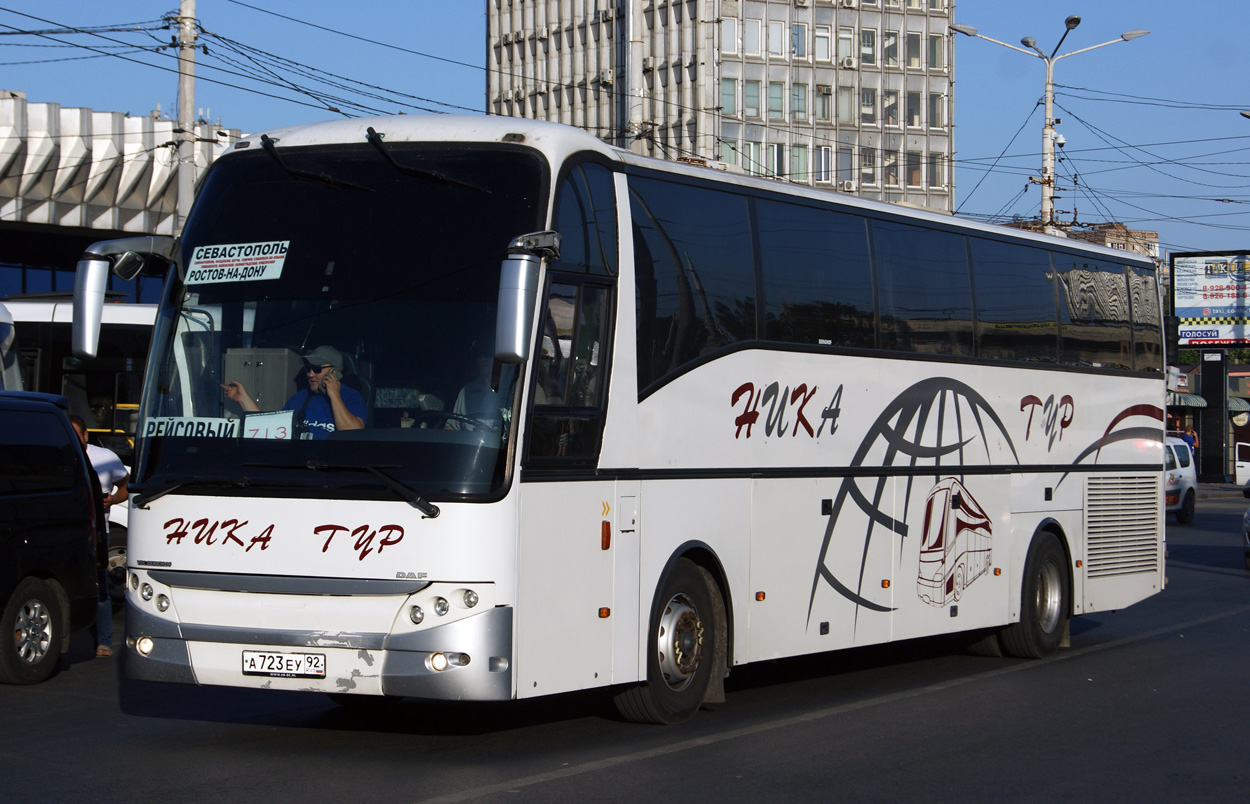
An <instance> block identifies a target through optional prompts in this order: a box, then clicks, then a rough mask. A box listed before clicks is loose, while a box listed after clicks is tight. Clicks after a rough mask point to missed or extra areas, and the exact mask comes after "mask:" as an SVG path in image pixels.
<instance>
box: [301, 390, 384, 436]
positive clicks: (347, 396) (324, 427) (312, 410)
mask: <svg viewBox="0 0 1250 804" xmlns="http://www.w3.org/2000/svg"><path fill="white" fill-rule="evenodd" d="M339 395H340V396H341V397H342V398H343V404H344V405H345V406H347V410H348V411H349V412H350V413H352V414H353V415H355V416H359V417H360V419H361V421H364V418H365V414H366V413H368V409H367V407H366V405H365V400H364V397H362V396H361V395H360V393H359V392H358V391H356V390H355V389H354V388H348V387H347V386H346V385H340V386H339ZM282 409H283V410H293V411H295V419H296V421H295V426H296V427H297V428H299V429H300V430H301V431H303V432H306V433H308V434H309V435H308V436H306V437H311V438H312V439H313V440H315V441H320V440H321V439H323V438H326V437H327V436H328V435H330V433H333V432H334V409H333V408H331V407H330V398H329V397H327V396H326V395H325V394H311V393H309V391H308V389H307V388H305V389H304V390H303V391H300V392H299V393H297V394H295V396H293V397H291V398H290V399H288V400H287V401H286V404H285V405H283V406H282ZM301 410H302V411H303V414H302V416H301V414H300V411H301Z"/></svg>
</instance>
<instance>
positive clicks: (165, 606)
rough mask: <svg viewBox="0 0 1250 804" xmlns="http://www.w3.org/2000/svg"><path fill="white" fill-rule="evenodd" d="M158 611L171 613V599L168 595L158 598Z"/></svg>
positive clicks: (158, 596)
mask: <svg viewBox="0 0 1250 804" xmlns="http://www.w3.org/2000/svg"><path fill="white" fill-rule="evenodd" d="M156 610H157V611H169V597H168V596H167V595H157V596H156Z"/></svg>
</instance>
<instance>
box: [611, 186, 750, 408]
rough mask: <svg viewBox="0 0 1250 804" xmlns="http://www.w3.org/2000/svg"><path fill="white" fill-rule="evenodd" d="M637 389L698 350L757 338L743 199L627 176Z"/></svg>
mask: <svg viewBox="0 0 1250 804" xmlns="http://www.w3.org/2000/svg"><path fill="white" fill-rule="evenodd" d="M629 196H630V207H631V214H632V216H633V226H634V259H635V262H636V272H637V283H638V287H637V316H638V388H639V389H640V390H643V389H646V387H647V386H649V385H651V384H652V383H654V382H656V381H658V380H661V379H663V378H664V377H666V376H668V375H669V374H672V373H674V372H676V371H677V370H678V369H680V368H681V367H682V366H683V365H685V364H686V363H688V362H690V361H691V360H694V359H695V358H697V357H699V356H700V355H703V354H706V353H708V352H711V351H713V350H715V349H717V348H720V347H722V346H726V345H728V344H731V343H734V342H736V341H740V340H747V339H752V338H755V337H757V334H756V324H755V317H756V309H755V305H756V300H755V269H754V262H753V258H752V246H751V227H750V219H749V215H748V211H747V199H746V197H745V196H742V195H738V194H736V193H730V192H723V191H720V190H713V189H710V188H704V187H694V186H690V185H686V184H678V183H676V182H670V181H661V180H658V179H652V178H647V177H642V176H631V177H630V193H629Z"/></svg>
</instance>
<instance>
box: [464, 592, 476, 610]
mask: <svg viewBox="0 0 1250 804" xmlns="http://www.w3.org/2000/svg"><path fill="white" fill-rule="evenodd" d="M477 599H478V598H477V592H474V591H473V590H472V589H466V590H464V605H465V606H466V607H467V608H470V609H471V608H473V607H474V606H476V605H477Z"/></svg>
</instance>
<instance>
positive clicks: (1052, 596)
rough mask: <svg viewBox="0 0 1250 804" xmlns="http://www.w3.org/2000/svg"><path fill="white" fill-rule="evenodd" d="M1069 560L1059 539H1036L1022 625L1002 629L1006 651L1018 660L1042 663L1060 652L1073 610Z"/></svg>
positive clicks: (1042, 536)
mask: <svg viewBox="0 0 1250 804" xmlns="http://www.w3.org/2000/svg"><path fill="white" fill-rule="evenodd" d="M1070 600H1071V591H1070V589H1069V586H1068V567H1067V559H1066V557H1065V556H1064V552H1063V547H1062V546H1060V544H1059V538H1058V537H1057V536H1055V534H1053V533H1049V532H1046V531H1043V532H1042V533H1039V534H1037V535H1036V536H1034V537H1033V543H1032V544H1031V545H1029V555H1028V558H1027V559H1026V560H1025V562H1024V579H1023V589H1022V590H1021V601H1020V622H1018V623H1014V624H1012V625H1009V626H1007V627H1006V628H1004V629H1003V631H1002V633H1001V634H1000V638H1001V640H1002V646H1003V650H1004V651H1005V652H1006V653H1007V655H1008V656H1014V657H1016V658H1019V659H1040V658H1042V657H1043V656H1049V655H1050V654H1052V653H1054V652H1055V651H1056V650H1058V649H1059V645H1060V643H1062V642H1063V638H1064V635H1065V634H1066V633H1067V624H1068V611H1069V610H1070V608H1071V604H1070Z"/></svg>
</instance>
